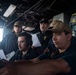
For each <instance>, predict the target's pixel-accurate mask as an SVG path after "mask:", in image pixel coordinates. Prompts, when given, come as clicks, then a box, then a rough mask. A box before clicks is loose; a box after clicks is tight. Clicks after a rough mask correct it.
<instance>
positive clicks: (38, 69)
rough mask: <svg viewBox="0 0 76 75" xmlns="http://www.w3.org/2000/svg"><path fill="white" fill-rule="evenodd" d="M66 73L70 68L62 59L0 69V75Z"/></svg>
mask: <svg viewBox="0 0 76 75" xmlns="http://www.w3.org/2000/svg"><path fill="white" fill-rule="evenodd" d="M11 65H12V66H11ZM6 68H7V69H6ZM5 72H6V73H5ZM15 72H16V73H15ZM68 72H70V67H69V65H68V63H67V62H66V61H64V60H63V59H58V60H43V61H40V62H38V63H25V64H21V65H20V64H19V65H17V64H9V67H8V66H7V67H5V68H3V69H2V70H1V69H0V75H15V74H16V75H55V74H57V73H68ZM3 73H5V74H3Z"/></svg>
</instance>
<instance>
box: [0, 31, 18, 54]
mask: <svg viewBox="0 0 76 75" xmlns="http://www.w3.org/2000/svg"><path fill="white" fill-rule="evenodd" d="M17 39H18V37H17V36H16V35H15V33H14V32H11V33H10V34H7V35H6V36H5V37H4V38H3V40H2V42H1V43H0V48H1V49H3V51H4V53H5V55H6V54H8V53H10V52H12V51H15V52H16V51H17V50H18V45H17Z"/></svg>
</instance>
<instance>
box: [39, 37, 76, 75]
mask: <svg viewBox="0 0 76 75" xmlns="http://www.w3.org/2000/svg"><path fill="white" fill-rule="evenodd" d="M75 46H76V38H74V37H73V38H72V40H71V45H70V46H69V47H68V49H67V50H66V51H65V52H62V53H59V52H57V53H55V54H54V55H53V56H52V53H51V51H49V52H46V53H44V54H42V55H40V56H39V57H38V58H39V59H41V60H43V59H59V58H61V59H64V60H65V61H66V62H67V63H68V64H69V66H70V67H71V72H70V73H69V74H57V75H76V47H75Z"/></svg>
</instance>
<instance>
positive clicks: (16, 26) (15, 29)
mask: <svg viewBox="0 0 76 75" xmlns="http://www.w3.org/2000/svg"><path fill="white" fill-rule="evenodd" d="M21 30H22V27H20V26H18V25H14V31H15V33H20V32H21Z"/></svg>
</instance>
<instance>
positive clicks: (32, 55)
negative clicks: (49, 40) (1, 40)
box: [10, 48, 38, 61]
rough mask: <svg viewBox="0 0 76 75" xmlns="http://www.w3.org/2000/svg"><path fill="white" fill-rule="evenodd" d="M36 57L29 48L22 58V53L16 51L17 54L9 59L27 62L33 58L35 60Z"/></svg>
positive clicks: (33, 51)
mask: <svg viewBox="0 0 76 75" xmlns="http://www.w3.org/2000/svg"><path fill="white" fill-rule="evenodd" d="M37 56H38V54H37V53H36V52H35V50H33V49H31V48H30V49H29V50H28V51H27V53H26V54H25V55H24V56H22V51H20V50H17V52H16V53H15V55H14V56H13V57H12V58H11V59H10V61H15V60H29V59H33V58H35V57H37Z"/></svg>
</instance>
